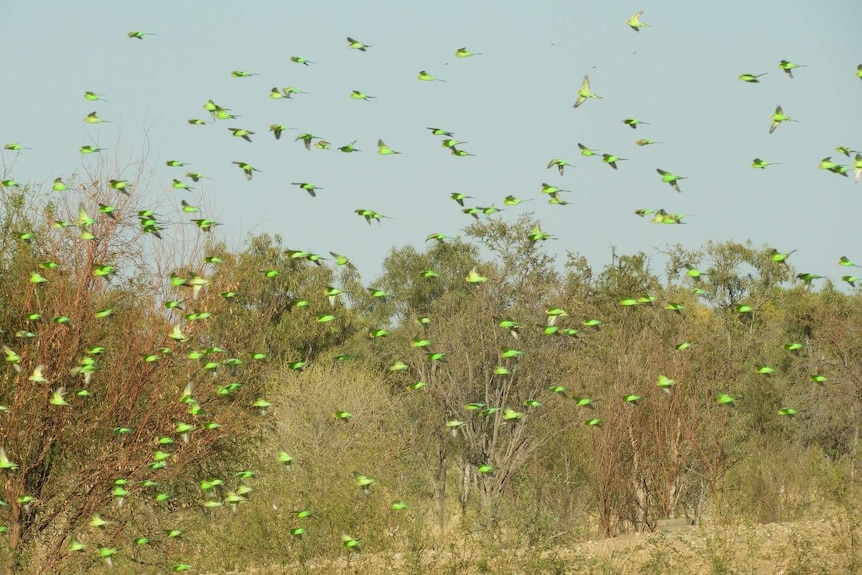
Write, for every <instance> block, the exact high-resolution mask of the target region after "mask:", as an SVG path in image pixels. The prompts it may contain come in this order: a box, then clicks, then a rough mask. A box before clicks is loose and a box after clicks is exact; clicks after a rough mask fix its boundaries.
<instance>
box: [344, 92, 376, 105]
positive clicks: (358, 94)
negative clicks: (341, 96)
mask: <svg viewBox="0 0 862 575" xmlns="http://www.w3.org/2000/svg"><path fill="white" fill-rule="evenodd" d="M350 97H351V98H353V99H354V100H365V101H366V102H367V101H368V100H370V99H372V98H376V97H377V96H369V95H368V94H364V93H363V92H361V91H359V90H353V91H352V92H351V93H350Z"/></svg>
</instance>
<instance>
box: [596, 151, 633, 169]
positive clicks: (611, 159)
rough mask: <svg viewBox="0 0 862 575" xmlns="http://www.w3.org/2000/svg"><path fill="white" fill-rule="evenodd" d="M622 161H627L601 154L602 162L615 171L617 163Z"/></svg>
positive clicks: (611, 155)
mask: <svg viewBox="0 0 862 575" xmlns="http://www.w3.org/2000/svg"><path fill="white" fill-rule="evenodd" d="M624 160H628V158H620V157H619V156H615V155H613V154H602V161H603V162H604V163H606V164H607V165H609V166H610V167H612V168H613V169H615V170H616V169H617V162H622V161H624Z"/></svg>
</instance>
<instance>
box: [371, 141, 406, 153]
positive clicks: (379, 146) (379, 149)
mask: <svg viewBox="0 0 862 575" xmlns="http://www.w3.org/2000/svg"><path fill="white" fill-rule="evenodd" d="M377 153H378V154H380V155H381V156H391V155H392V154H400V153H401V152H396V151H395V150H393V149H392V148H390V147H389V146H387V145H386V144H384V143H383V140H377Z"/></svg>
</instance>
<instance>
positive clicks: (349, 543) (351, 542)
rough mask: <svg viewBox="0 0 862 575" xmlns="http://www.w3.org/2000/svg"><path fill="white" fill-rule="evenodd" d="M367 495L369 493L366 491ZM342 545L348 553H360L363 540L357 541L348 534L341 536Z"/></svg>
mask: <svg viewBox="0 0 862 575" xmlns="http://www.w3.org/2000/svg"><path fill="white" fill-rule="evenodd" d="M366 493H368V492H367V491H366ZM341 544H342V545H343V546H344V548H345V549H347V550H348V551H359V546H360V545H362V540H361V539H356V538H355V537H351V536H350V535H348V534H347V533H342V534H341Z"/></svg>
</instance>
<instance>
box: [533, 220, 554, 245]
mask: <svg viewBox="0 0 862 575" xmlns="http://www.w3.org/2000/svg"><path fill="white" fill-rule="evenodd" d="M527 238H528V239H529V240H530V243H531V244H535V243H536V242H539V241H547V240H550V239H555V236H552V235H551V234H547V233H545V232H543V231H542V229H541V228H540V227H539V224H536V225H534V226H533V229H532V230H530V233H529V234H528V235H527Z"/></svg>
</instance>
